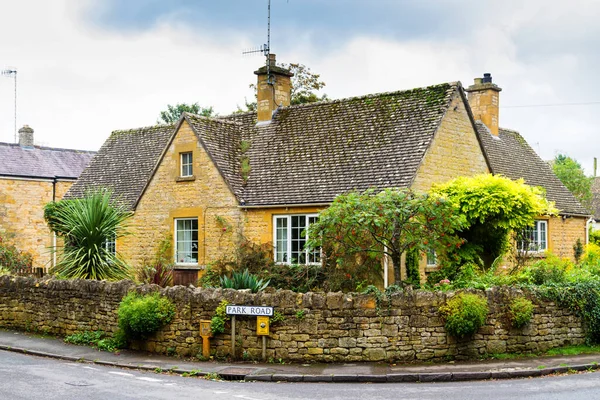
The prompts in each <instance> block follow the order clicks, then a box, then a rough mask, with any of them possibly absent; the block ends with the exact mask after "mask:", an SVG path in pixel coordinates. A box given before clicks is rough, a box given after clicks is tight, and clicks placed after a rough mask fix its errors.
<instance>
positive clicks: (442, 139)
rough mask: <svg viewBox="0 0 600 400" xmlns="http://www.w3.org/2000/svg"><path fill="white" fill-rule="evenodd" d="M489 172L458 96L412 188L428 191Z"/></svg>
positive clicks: (453, 101) (434, 139) (440, 127)
mask: <svg viewBox="0 0 600 400" xmlns="http://www.w3.org/2000/svg"><path fill="white" fill-rule="evenodd" d="M487 172H489V168H488V165H487V162H486V160H485V157H484V155H483V151H482V149H481V145H480V144H479V141H478V140H477V135H476V133H475V129H474V128H473V125H472V124H471V120H470V119H469V115H468V113H467V110H466V108H465V104H464V102H463V101H462V99H461V97H460V96H459V95H455V96H454V98H453V99H452V103H451V104H450V107H448V111H447V112H446V115H444V117H443V119H442V122H441V124H440V126H439V128H438V130H437V132H436V134H435V137H434V138H433V142H432V143H431V146H430V147H429V149H428V150H427V152H426V153H425V157H424V158H423V161H422V162H421V165H420V166H419V169H418V170H417V174H416V176H415V180H414V182H413V184H412V185H411V188H412V189H414V190H416V191H419V192H425V191H428V190H429V189H430V188H431V186H432V185H433V184H434V183H443V182H447V181H449V180H451V179H454V178H457V177H459V176H473V175H477V174H484V173H487Z"/></svg>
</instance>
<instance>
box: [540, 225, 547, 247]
mask: <svg viewBox="0 0 600 400" xmlns="http://www.w3.org/2000/svg"><path fill="white" fill-rule="evenodd" d="M538 223H539V229H538V230H539V239H540V240H539V250H546V248H547V243H546V242H547V234H546V221H538Z"/></svg>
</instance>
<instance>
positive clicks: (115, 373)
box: [108, 371, 133, 376]
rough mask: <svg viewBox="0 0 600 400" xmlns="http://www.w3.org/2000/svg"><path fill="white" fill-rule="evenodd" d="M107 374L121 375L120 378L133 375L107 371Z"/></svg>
mask: <svg viewBox="0 0 600 400" xmlns="http://www.w3.org/2000/svg"><path fill="white" fill-rule="evenodd" d="M108 373H109V374H113V375H121V376H133V374H128V373H127V372H115V371H108Z"/></svg>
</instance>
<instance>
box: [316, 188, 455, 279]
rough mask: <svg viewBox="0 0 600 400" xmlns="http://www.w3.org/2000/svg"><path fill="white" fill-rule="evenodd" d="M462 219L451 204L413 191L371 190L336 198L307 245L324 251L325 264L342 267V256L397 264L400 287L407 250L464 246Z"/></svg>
mask: <svg viewBox="0 0 600 400" xmlns="http://www.w3.org/2000/svg"><path fill="white" fill-rule="evenodd" d="M463 223H464V219H463V218H462V216H461V215H460V214H459V213H456V210H455V208H454V206H453V204H452V203H450V202H448V201H445V200H443V199H441V198H439V197H435V196H429V195H426V194H416V193H414V192H412V191H410V190H401V189H385V190H383V191H380V192H377V191H375V190H373V189H369V190H367V191H365V192H363V193H358V192H351V193H348V194H345V195H340V196H338V197H336V199H335V200H334V201H333V203H332V204H331V206H330V207H329V208H327V209H326V210H324V211H323V212H321V214H319V220H318V222H316V223H314V224H312V225H311V226H310V228H309V234H308V237H309V240H308V243H307V245H308V246H309V247H311V248H317V247H319V246H322V247H323V253H324V254H325V256H326V257H327V258H331V259H333V260H336V262H338V263H340V264H342V263H343V262H344V256H345V255H347V254H350V255H351V256H356V257H375V258H381V256H383V255H387V256H389V257H390V258H391V260H392V262H393V264H394V278H395V281H396V282H398V283H400V281H401V278H400V265H401V256H402V254H403V253H405V252H406V251H407V250H416V251H419V253H421V254H422V253H424V252H425V251H427V250H428V249H430V248H436V249H438V248H439V249H441V248H447V247H452V246H460V241H459V239H457V238H456V236H454V235H453V233H454V232H455V230H456V229H458V228H460V227H462V225H463Z"/></svg>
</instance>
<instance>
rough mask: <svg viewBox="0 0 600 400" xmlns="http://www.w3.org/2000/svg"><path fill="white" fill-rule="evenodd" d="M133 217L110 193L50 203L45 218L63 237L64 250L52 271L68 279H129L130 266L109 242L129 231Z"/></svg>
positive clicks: (98, 193) (93, 194)
mask: <svg viewBox="0 0 600 400" xmlns="http://www.w3.org/2000/svg"><path fill="white" fill-rule="evenodd" d="M130 216H131V213H130V212H127V211H125V210H124V209H122V208H120V207H118V206H115V205H113V204H112V203H111V200H110V193H108V192H95V193H91V194H89V195H87V196H86V197H84V198H81V199H73V200H61V201H59V202H56V203H48V204H47V205H46V206H45V208H44V218H45V219H46V222H47V223H48V226H49V227H50V229H51V230H52V231H53V232H55V233H56V234H57V235H58V236H61V237H62V238H63V239H64V248H63V251H62V252H60V253H59V257H58V261H57V263H56V265H55V266H54V267H53V268H52V269H51V271H50V272H52V273H55V274H57V275H58V276H59V277H61V278H66V279H97V280H102V279H108V280H119V279H125V278H128V277H129V267H128V266H127V264H126V263H125V262H124V261H123V260H121V258H120V257H119V256H118V255H117V254H116V253H114V252H112V251H111V250H110V249H109V248H108V246H107V242H111V241H116V239H117V238H119V237H121V236H123V235H125V234H126V232H125V230H124V223H125V222H126V220H127V219H128V218H129V217H130Z"/></svg>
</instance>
